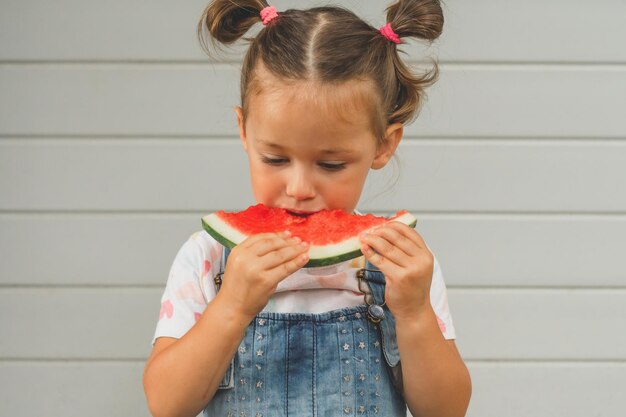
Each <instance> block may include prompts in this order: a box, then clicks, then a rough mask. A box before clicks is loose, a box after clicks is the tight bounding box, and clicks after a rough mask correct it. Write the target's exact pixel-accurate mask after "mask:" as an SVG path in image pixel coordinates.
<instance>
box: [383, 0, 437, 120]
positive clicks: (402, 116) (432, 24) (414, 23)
mask: <svg viewBox="0 0 626 417" xmlns="http://www.w3.org/2000/svg"><path fill="white" fill-rule="evenodd" d="M387 21H388V22H389V25H390V26H391V28H393V30H394V32H395V33H397V34H398V36H399V37H400V38H409V37H413V38H417V39H420V40H425V41H428V42H429V43H432V42H433V41H434V40H436V39H437V38H438V37H439V36H440V35H441V32H442V30H443V23H444V19H443V11H442V10H441V5H440V2H439V0H399V1H396V2H395V3H393V4H391V5H390V6H389V7H387ZM391 49H393V52H392V53H391V60H392V62H393V67H394V71H395V75H396V79H397V83H398V86H397V91H396V96H395V97H394V99H393V100H394V103H393V104H392V105H391V106H389V107H388V109H390V110H391V111H390V114H389V115H388V123H398V122H399V123H403V124H406V123H408V122H410V121H412V120H413V119H415V117H417V115H418V114H419V111H420V109H421V107H422V105H423V102H424V99H425V96H426V94H425V89H426V88H427V87H430V86H431V85H433V84H434V83H435V82H436V81H437V79H438V78H439V66H438V64H437V62H436V61H433V66H432V68H431V69H430V70H429V71H427V72H426V73H424V74H423V75H421V76H417V75H415V74H413V72H412V71H411V70H410V69H409V67H408V66H407V65H406V64H405V63H404V62H403V61H402V59H401V58H400V56H399V54H398V52H397V50H396V49H395V48H391ZM390 104H391V103H390Z"/></svg>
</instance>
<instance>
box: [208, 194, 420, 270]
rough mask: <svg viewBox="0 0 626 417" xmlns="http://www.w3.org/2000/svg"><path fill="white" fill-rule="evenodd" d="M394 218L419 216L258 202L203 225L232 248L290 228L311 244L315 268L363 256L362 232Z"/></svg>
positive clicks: (403, 219)
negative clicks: (298, 210) (301, 210)
mask: <svg viewBox="0 0 626 417" xmlns="http://www.w3.org/2000/svg"><path fill="white" fill-rule="evenodd" d="M394 220H395V221H400V222H402V223H404V224H407V225H410V226H412V227H414V226H415V223H416V219H415V217H413V216H412V215H411V214H409V213H408V212H407V211H406V210H402V211H399V212H398V213H396V215H395V216H394V217H390V218H387V217H379V216H374V215H372V214H365V215H360V214H349V213H346V212H344V211H342V210H322V211H319V212H316V213H313V214H311V215H308V216H302V215H295V214H292V213H291V212H289V211H288V210H286V209H281V208H270V207H267V206H265V205H263V204H257V205H255V206H251V207H248V208H247V209H246V210H244V211H240V212H225V211H217V212H215V213H212V214H209V215H207V216H205V217H203V218H202V225H203V227H204V229H205V230H206V231H207V232H208V233H209V234H210V235H211V236H213V237H214V238H215V239H216V240H217V241H218V242H220V243H222V244H223V245H225V246H228V247H230V248H232V247H234V246H236V245H237V244H239V243H241V242H243V241H244V240H245V239H246V238H247V237H248V236H250V235H254V234H258V233H266V232H282V231H285V230H288V231H290V232H291V235H292V236H297V237H299V238H300V239H302V240H303V241H305V242H308V243H309V244H310V248H309V258H310V260H309V262H308V263H307V264H306V265H305V266H306V267H312V266H322V265H332V264H335V263H338V262H342V261H345V260H348V259H352V258H356V257H358V256H361V254H362V253H361V251H360V246H361V245H360V241H359V239H358V236H359V234H360V233H361V232H363V231H366V230H369V229H372V228H374V227H377V226H380V225H383V224H385V223H387V222H389V221H394Z"/></svg>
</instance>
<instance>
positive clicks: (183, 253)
mask: <svg viewBox="0 0 626 417" xmlns="http://www.w3.org/2000/svg"><path fill="white" fill-rule="evenodd" d="M203 233H204V232H197V233H194V234H193V235H192V236H191V237H190V238H189V239H188V240H187V241H186V242H185V243H184V244H183V245H182V247H181V248H180V250H179V251H178V253H177V255H176V257H175V258H174V261H173V262H172V266H171V268H170V273H169V277H168V279H167V284H166V286H165V290H164V291H163V296H162V297H161V310H160V312H159V320H158V322H157V325H156V330H155V332H154V336H153V338H152V345H154V342H155V341H156V339H157V338H159V337H173V338H176V339H180V338H181V337H182V336H183V335H184V334H185V333H187V332H188V331H189V329H191V328H192V327H193V325H194V324H195V323H196V321H198V319H199V318H200V316H201V315H202V312H203V311H204V309H205V308H206V306H207V304H208V303H209V301H210V300H212V299H213V298H214V297H215V287H214V285H213V276H214V275H215V274H216V273H217V272H218V271H217V270H219V261H220V258H221V245H219V243H217V242H216V241H214V240H212V238H210V237H208V235H207V236H204V235H203Z"/></svg>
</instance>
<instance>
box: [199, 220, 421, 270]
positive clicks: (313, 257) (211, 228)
mask: <svg viewBox="0 0 626 417" xmlns="http://www.w3.org/2000/svg"><path fill="white" fill-rule="evenodd" d="M389 221H398V222H400V223H403V224H406V225H407V226H410V227H415V225H416V224H417V219H416V218H415V217H414V216H413V215H412V214H410V213H404V214H401V215H400V216H398V217H394V218H390V219H389ZM202 227H203V229H204V230H206V232H207V233H208V234H209V235H211V236H212V237H213V238H214V239H215V240H217V241H218V242H219V243H221V244H222V245H224V246H226V247H228V248H230V249H232V248H234V247H235V246H237V245H238V244H239V243H241V242H243V241H244V240H245V239H246V238H247V237H248V235H245V234H243V233H241V232H239V231H237V230H236V229H234V228H232V227H230V226H229V225H228V224H227V223H225V222H224V221H223V220H222V219H221V218H220V217H219V216H217V215H216V214H215V213H211V214H209V215H207V216H204V217H203V218H202ZM360 248H361V242H360V240H359V237H358V236H353V237H350V238H348V239H346V240H344V241H342V242H339V243H332V244H328V245H311V247H310V248H309V252H308V254H309V262H307V263H306V265H304V268H314V267H320V266H328V265H334V264H338V263H340V262H344V261H347V260H350V259H354V258H358V257H359V256H361V255H363V252H361V249H360Z"/></svg>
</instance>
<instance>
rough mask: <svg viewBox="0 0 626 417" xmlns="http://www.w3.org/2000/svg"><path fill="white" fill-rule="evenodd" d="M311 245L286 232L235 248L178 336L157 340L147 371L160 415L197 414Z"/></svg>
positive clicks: (151, 404)
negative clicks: (218, 282)
mask: <svg viewBox="0 0 626 417" xmlns="http://www.w3.org/2000/svg"><path fill="white" fill-rule="evenodd" d="M307 250H308V246H307V245H306V244H302V243H300V240H299V239H297V238H289V237H288V236H287V235H286V234H280V235H279V234H259V235H254V236H252V237H250V238H248V239H246V240H245V241H244V242H242V243H241V244H239V245H238V246H237V247H236V248H235V249H233V251H232V253H231V255H230V258H229V259H228V265H227V266H226V270H225V271H224V283H223V284H222V288H221V290H220V292H219V293H218V295H217V296H216V297H215V298H214V299H213V300H212V301H211V302H210V303H209V304H208V306H207V307H206V309H205V310H204V312H203V313H202V315H201V316H200V318H199V319H198V321H197V322H196V323H195V325H194V326H193V327H192V328H191V329H190V330H189V331H188V332H187V333H186V334H185V335H184V336H183V337H181V338H180V339H179V340H176V339H172V338H159V339H157V341H156V343H155V346H154V349H153V351H152V353H151V355H150V358H149V359H148V361H147V363H146V367H145V369H144V376H143V384H144V390H145V393H146V398H147V401H148V408H149V409H150V412H151V413H152V415H153V416H155V417H195V416H196V415H197V414H198V412H200V410H202V408H203V407H204V406H206V404H207V403H208V402H209V401H210V400H211V399H212V398H213V396H214V395H215V392H216V391H217V387H218V386H219V383H220V381H221V380H222V378H223V376H224V374H225V373H226V369H227V368H228V365H229V363H230V360H231V359H232V357H233V355H234V354H235V351H236V349H237V348H238V346H239V343H240V342H241V340H242V339H243V337H244V336H245V332H246V328H247V326H248V324H249V323H250V322H251V321H252V319H253V318H254V316H255V315H256V314H257V313H258V312H259V311H261V310H262V309H263V307H264V306H265V305H266V304H267V301H268V300H269V298H270V297H271V296H272V294H274V291H275V290H276V286H277V285H278V283H279V282H280V281H282V280H283V279H284V278H286V277H287V276H289V275H290V274H292V273H293V272H295V271H296V270H298V269H300V268H301V267H302V266H304V265H305V264H306V263H307V261H308V256H307V255H306V252H307Z"/></svg>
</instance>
